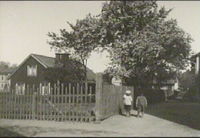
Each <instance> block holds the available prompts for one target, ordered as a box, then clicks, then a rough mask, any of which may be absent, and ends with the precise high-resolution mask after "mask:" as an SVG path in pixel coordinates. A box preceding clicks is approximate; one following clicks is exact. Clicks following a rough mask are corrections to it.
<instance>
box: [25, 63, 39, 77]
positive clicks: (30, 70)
mask: <svg viewBox="0 0 200 138" xmlns="http://www.w3.org/2000/svg"><path fill="white" fill-rule="evenodd" d="M27 76H37V65H34V66H33V65H32V66H30V65H28V66H27Z"/></svg>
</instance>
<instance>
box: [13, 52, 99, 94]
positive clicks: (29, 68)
mask: <svg viewBox="0 0 200 138" xmlns="http://www.w3.org/2000/svg"><path fill="white" fill-rule="evenodd" d="M69 62H75V61H72V60H71V59H69V55H68V54H65V53H57V54H56V57H55V58H53V57H47V56H43V55H37V54H31V55H29V56H28V57H27V58H26V59H25V60H24V61H23V62H22V63H21V64H20V65H19V66H18V68H17V69H16V71H15V72H13V73H12V74H11V76H10V77H9V79H10V83H11V89H15V90H16V92H17V93H20V94H24V93H25V89H26V88H27V87H35V88H40V87H42V89H45V87H47V86H49V85H50V82H49V80H47V78H48V77H49V76H47V74H46V73H47V71H48V70H52V71H53V72H54V73H57V72H58V73H59V71H60V70H59V69H62V68H66V69H67V68H71V64H68V63H69ZM64 65H65V66H64ZM58 67H59V68H58ZM64 76H65V75H64ZM66 77H67V76H66ZM54 79H56V78H52V80H54ZM87 79H88V81H93V82H94V81H95V74H94V73H93V72H92V71H91V70H90V69H88V68H87ZM55 81H56V80H55Z"/></svg>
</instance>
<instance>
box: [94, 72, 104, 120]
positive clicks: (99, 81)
mask: <svg viewBox="0 0 200 138" xmlns="http://www.w3.org/2000/svg"><path fill="white" fill-rule="evenodd" d="M95 89H96V94H95V99H96V104H95V117H96V122H100V120H101V118H102V116H101V115H102V114H101V112H102V102H101V101H102V89H103V79H102V75H101V74H96V88H95Z"/></svg>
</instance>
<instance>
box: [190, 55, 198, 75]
mask: <svg viewBox="0 0 200 138" xmlns="http://www.w3.org/2000/svg"><path fill="white" fill-rule="evenodd" d="M199 59H200V52H199V53H197V54H195V55H193V56H192V57H191V66H192V71H193V72H194V73H195V74H199V70H200V60H199Z"/></svg>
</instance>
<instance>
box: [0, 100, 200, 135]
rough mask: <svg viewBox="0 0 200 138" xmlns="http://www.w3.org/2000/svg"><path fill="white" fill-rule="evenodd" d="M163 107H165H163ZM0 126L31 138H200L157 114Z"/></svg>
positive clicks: (196, 132)
mask: <svg viewBox="0 0 200 138" xmlns="http://www.w3.org/2000/svg"><path fill="white" fill-rule="evenodd" d="M156 106H157V105H156ZM161 106H163V105H162V104H161ZM172 106H174V105H172ZM160 108H162V107H160ZM179 108H180V107H179ZM158 109H159V108H156V110H158ZM162 110H163V109H162ZM133 114H136V112H135V111H133ZM177 117H178V116H177ZM0 127H3V128H6V129H7V130H9V131H13V132H17V133H18V134H20V135H23V136H31V137H33V136H37V137H40V136H45V137H46V136H52V137H54V136H57V137H59V136H60V137H62V136H65V137H67V136H70V137H73V136H76V137H80V136H81V137H86V136H94V137H98V136H101V137H103V136H121V137H126V136H144V137H145V136H158V137H161V136H170V137H171V136H179V137H191V136H196V137H200V130H199V129H193V128H191V127H189V126H187V125H181V124H180V123H175V121H173V122H172V121H169V120H165V119H162V118H161V117H157V116H156V115H149V114H145V116H144V118H136V117H135V116H131V117H124V116H120V115H116V116H112V117H110V118H108V119H106V120H104V121H102V122H101V123H100V124H95V123H77V122H55V121H37V120H35V121H34V120H23V121H22V120H8V119H0Z"/></svg>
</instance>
